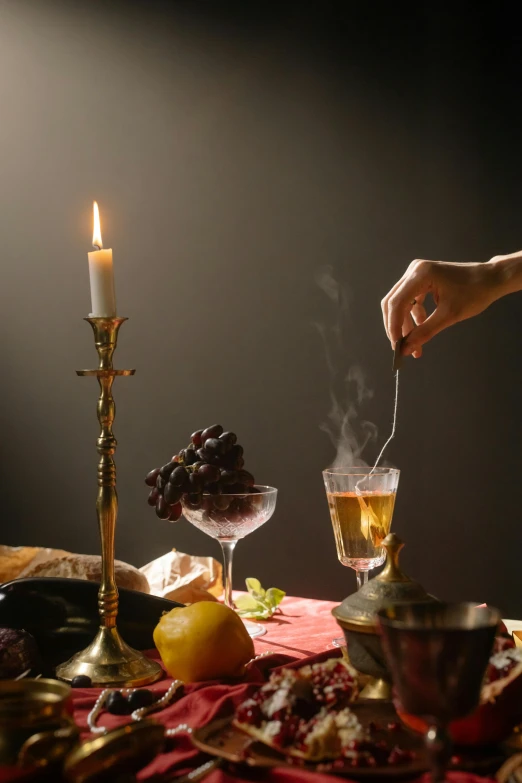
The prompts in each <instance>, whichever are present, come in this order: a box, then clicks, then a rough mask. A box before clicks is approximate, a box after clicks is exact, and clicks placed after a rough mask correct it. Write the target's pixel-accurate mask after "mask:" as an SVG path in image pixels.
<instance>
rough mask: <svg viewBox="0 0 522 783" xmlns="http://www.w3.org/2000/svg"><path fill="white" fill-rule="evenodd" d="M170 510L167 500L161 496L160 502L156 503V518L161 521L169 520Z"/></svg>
mask: <svg viewBox="0 0 522 783" xmlns="http://www.w3.org/2000/svg"><path fill="white" fill-rule="evenodd" d="M169 513H170V510H169V507H168V506H167V503H166V502H165V498H164V497H162V496H161V495H160V497H159V498H158V502H157V503H156V516H158V517H159V518H160V519H168V516H169Z"/></svg>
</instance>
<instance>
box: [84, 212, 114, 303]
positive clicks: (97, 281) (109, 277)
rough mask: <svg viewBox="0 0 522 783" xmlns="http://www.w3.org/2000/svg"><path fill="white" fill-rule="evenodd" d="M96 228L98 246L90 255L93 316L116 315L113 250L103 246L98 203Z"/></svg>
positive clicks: (95, 218) (95, 239) (93, 239)
mask: <svg viewBox="0 0 522 783" xmlns="http://www.w3.org/2000/svg"><path fill="white" fill-rule="evenodd" d="M93 212H94V230H93V232H92V244H93V247H95V248H96V250H94V251H93V252H92V253H88V254H87V255H88V257H89V278H90V281H91V307H92V312H91V316H94V317H98V318H99V317H102V316H105V317H114V316H115V315H116V294H115V292H114V269H113V265H112V250H111V249H110V248H109V249H107V250H105V249H104V248H103V242H102V237H101V227H100V212H99V210H98V204H97V202H96V201H95V202H94V204H93Z"/></svg>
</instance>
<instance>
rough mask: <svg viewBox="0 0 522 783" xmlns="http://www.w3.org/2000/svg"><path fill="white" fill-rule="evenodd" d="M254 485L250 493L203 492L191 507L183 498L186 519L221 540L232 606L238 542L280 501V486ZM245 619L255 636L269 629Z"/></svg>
mask: <svg viewBox="0 0 522 783" xmlns="http://www.w3.org/2000/svg"><path fill="white" fill-rule="evenodd" d="M253 489H254V492H253V493H248V494H246V493H245V494H231V495H226V494H223V495H203V503H202V505H201V506H200V507H198V508H191V504H190V502H187V501H182V504H183V515H184V516H185V519H187V520H188V521H189V522H190V523H191V525H194V527H197V528H198V530H202V531H203V533H206V534H207V536H210V537H211V538H216V539H217V540H218V541H219V543H220V544H221V549H222V551H223V582H224V588H225V604H226V605H227V606H229V607H230V608H231V609H235V607H234V601H233V600H232V559H233V555H234V549H235V547H236V544H237V542H238V541H239V540H240V539H241V538H245V536H248V535H249V534H250V533H253V532H254V530H257V528H258V527H261V525H264V524H265V522H268V520H269V519H270V517H271V516H272V514H273V513H274V509H275V505H276V498H277V489H275V488H274V487H267V486H264V485H260V484H256V485H255V487H254V488H253ZM198 506H199V504H198ZM243 622H244V623H245V627H246V629H247V631H248V633H249V634H250V636H251V637H252V638H255V637H256V636H262V635H263V634H265V633H266V628H265V627H264V626H263V625H260V624H259V623H252V622H248V621H245V620H244V621H243Z"/></svg>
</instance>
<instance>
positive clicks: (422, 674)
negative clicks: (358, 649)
mask: <svg viewBox="0 0 522 783" xmlns="http://www.w3.org/2000/svg"><path fill="white" fill-rule="evenodd" d="M377 618H378V623H379V627H380V632H381V634H382V646H383V649H384V654H385V656H386V658H387V661H388V665H389V668H390V670H391V673H392V677H393V684H394V686H395V689H396V691H397V695H398V697H399V699H400V702H401V706H402V708H403V709H404V711H405V712H407V713H409V714H411V715H415V716H417V717H420V718H423V719H424V720H425V721H426V722H427V723H428V725H429V726H430V728H429V730H428V732H427V734H426V737H425V742H426V747H427V750H428V753H429V756H430V762H431V777H432V780H433V783H440V781H444V780H445V774H446V767H447V765H448V761H449V759H450V756H451V740H450V737H449V734H448V726H449V724H450V722H451V721H453V720H456V719H457V718H463V717H465V716H466V715H468V714H469V713H470V712H472V711H473V710H474V709H475V707H476V706H477V705H478V703H479V698H480V687H481V684H482V680H483V677H484V672H485V671H486V667H487V665H488V661H489V657H490V655H491V649H492V647H493V641H494V639H495V633H496V630H497V627H498V624H499V622H500V612H499V611H498V609H492V608H491V607H477V606H476V605H475V604H472V603H460V604H442V603H425V604H397V605H394V606H389V607H385V608H383V609H381V610H380V611H379V612H377Z"/></svg>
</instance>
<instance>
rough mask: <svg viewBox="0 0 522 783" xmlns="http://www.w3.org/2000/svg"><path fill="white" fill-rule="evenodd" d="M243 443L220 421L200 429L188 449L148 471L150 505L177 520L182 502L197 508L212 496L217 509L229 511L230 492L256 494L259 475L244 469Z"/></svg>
mask: <svg viewBox="0 0 522 783" xmlns="http://www.w3.org/2000/svg"><path fill="white" fill-rule="evenodd" d="M244 464H245V461H244V459H243V447H242V446H240V445H239V443H238V442H237V436H236V435H235V434H234V433H233V432H223V427H222V426H221V425H220V424H213V425H212V427H207V428H206V429H204V430H197V431H196V432H194V433H193V435H192V436H191V442H190V443H189V445H188V446H187V448H186V449H181V451H180V452H179V454H178V455H177V456H175V457H172V460H171V461H170V462H167V464H166V465H163V467H162V468H155V469H154V470H151V471H150V473H148V474H147V477H146V479H145V484H147V486H149V487H151V491H150V493H149V498H148V503H149V506H155V508H156V514H157V516H158V517H159V518H160V519H168V520H170V522H177V521H178V519H179V518H180V517H181V514H182V505H181V501H182V500H183V504H184V505H186V506H187V508H190V509H194V510H197V509H199V508H202V507H203V505H204V503H205V496H211V500H212V506H213V508H214V509H216V510H221V511H226V510H227V509H228V507H229V505H230V502H231V501H230V498H229V497H227V496H229V495H240V494H256V493H257V492H258V490H257V489H256V488H255V487H254V484H255V479H254V477H253V475H252V474H251V473H249V472H248V471H247V470H244V467H243V466H244Z"/></svg>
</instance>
